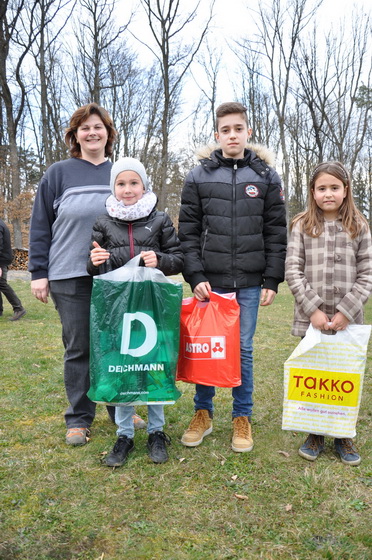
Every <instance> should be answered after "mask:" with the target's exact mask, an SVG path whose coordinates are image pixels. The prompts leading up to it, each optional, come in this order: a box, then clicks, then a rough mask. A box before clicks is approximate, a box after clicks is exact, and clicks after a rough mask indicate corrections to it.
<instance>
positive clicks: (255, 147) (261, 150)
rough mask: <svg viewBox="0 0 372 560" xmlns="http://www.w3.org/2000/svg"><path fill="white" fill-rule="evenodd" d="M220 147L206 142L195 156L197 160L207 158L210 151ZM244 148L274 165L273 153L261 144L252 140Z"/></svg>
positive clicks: (268, 163)
mask: <svg viewBox="0 0 372 560" xmlns="http://www.w3.org/2000/svg"><path fill="white" fill-rule="evenodd" d="M218 149H220V145H219V144H217V143H213V144H207V145H206V146H202V147H200V148H198V149H197V150H196V151H195V156H196V158H197V159H198V160H202V159H206V158H209V157H210V155H211V153H212V152H214V150H218ZM246 149H248V150H251V151H252V152H254V153H255V154H256V155H257V156H258V157H259V158H260V159H262V160H263V161H264V162H265V163H267V165H270V166H271V167H274V165H275V153H274V152H272V151H271V150H269V148H267V147H266V146H264V145H263V144H255V143H253V142H249V143H248V144H247V145H246Z"/></svg>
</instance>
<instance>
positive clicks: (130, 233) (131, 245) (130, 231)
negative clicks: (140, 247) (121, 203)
mask: <svg viewBox="0 0 372 560" xmlns="http://www.w3.org/2000/svg"><path fill="white" fill-rule="evenodd" d="M128 237H129V256H130V258H131V259H133V257H134V256H135V255H134V239H133V225H132V224H131V223H130V222H129V224H128Z"/></svg>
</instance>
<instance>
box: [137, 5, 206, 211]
mask: <svg viewBox="0 0 372 560" xmlns="http://www.w3.org/2000/svg"><path fill="white" fill-rule="evenodd" d="M180 3H181V2H180V0H164V2H160V1H159V0H141V4H142V6H143V8H144V9H145V11H146V14H147V18H148V23H149V26H150V30H151V34H152V36H153V39H154V41H155V46H154V47H152V46H151V45H150V44H147V43H145V42H144V41H142V40H141V39H140V38H139V37H136V38H137V40H139V41H140V42H141V43H142V44H145V45H146V46H147V47H148V48H149V49H150V51H151V52H152V53H153V55H154V56H155V58H156V60H157V62H158V64H159V68H160V72H161V77H162V85H163V110H162V120H161V176H160V180H159V185H158V189H159V207H160V208H161V209H163V208H164V207H165V204H166V198H167V190H168V184H167V175H168V171H169V170H168V163H169V137H170V133H171V129H172V126H173V125H174V119H175V116H176V114H177V111H178V110H179V100H180V96H181V86H182V83H183V81H184V78H185V76H186V74H187V72H188V71H189V69H190V66H191V64H192V62H193V61H194V59H195V56H196V54H197V52H198V51H199V49H200V47H201V45H202V43H203V40H204V37H205V36H206V33H207V31H208V26H209V23H210V21H211V18H212V12H213V6H214V0H212V2H211V5H210V16H209V17H208V19H207V22H206V23H205V24H204V26H203V27H202V28H201V30H200V33H199V37H198V39H197V40H196V41H195V42H189V43H188V44H186V43H185V42H184V41H182V39H181V38H182V36H183V37H184V36H185V35H184V34H185V29H186V28H189V27H190V24H192V22H193V21H194V20H195V18H196V16H197V12H198V7H199V5H200V0H199V2H197V4H196V6H195V8H194V9H193V10H192V11H191V12H189V13H188V14H186V15H184V16H182V15H181V9H180ZM182 34H183V35H182Z"/></svg>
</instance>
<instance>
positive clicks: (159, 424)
mask: <svg viewBox="0 0 372 560" xmlns="http://www.w3.org/2000/svg"><path fill="white" fill-rule="evenodd" d="M134 413H135V408H134V406H130V405H127V406H117V407H116V408H115V422H116V424H117V425H118V429H117V432H116V433H117V435H118V436H127V437H129V438H131V439H133V437H134V424H133V418H132V416H133V414H134ZM147 414H148V419H147V433H148V434H151V433H152V432H157V431H160V432H162V431H163V427H164V423H165V421H164V406H163V405H162V404H149V405H148V406H147Z"/></svg>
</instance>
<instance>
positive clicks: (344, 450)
mask: <svg viewBox="0 0 372 560" xmlns="http://www.w3.org/2000/svg"><path fill="white" fill-rule="evenodd" d="M286 280H287V282H288V286H289V288H290V290H291V292H292V294H293V295H294V297H295V312H294V321H293V327H292V334H294V335H295V336H301V337H303V336H305V333H306V330H307V328H308V326H309V324H310V323H311V324H312V325H313V327H314V328H316V329H319V330H323V331H328V330H333V331H338V330H344V329H346V327H347V326H348V325H349V324H350V323H356V324H362V323H363V304H364V303H365V302H366V301H367V299H368V297H369V295H370V293H371V291H372V244H371V232H370V229H369V226H368V223H367V220H366V219H365V217H364V216H363V215H362V214H361V213H360V212H359V210H358V209H357V208H356V206H355V203H354V200H353V196H352V191H351V181H350V176H349V173H348V172H347V170H346V169H345V167H344V166H343V165H342V164H341V163H339V162H337V161H334V162H332V161H331V162H325V163H321V164H319V165H318V166H317V167H316V168H315V170H314V172H313V175H312V177H311V180H310V188H309V201H308V209H307V210H306V211H305V212H302V213H301V214H299V215H297V216H296V217H295V218H294V219H293V222H292V224H291V238H290V242H289V245H288V252H287V258H286ZM323 449H324V436H322V435H315V434H309V436H308V438H307V439H306V441H305V443H304V444H303V445H302V446H301V448H300V449H299V454H300V455H301V456H302V457H304V458H305V459H307V460H309V461H315V459H316V458H317V457H318V455H319V453H320V452H321V451H323ZM335 449H336V452H337V453H338V454H339V455H340V457H341V461H342V462H343V463H345V464H348V465H359V463H360V461H361V459H360V456H359V454H358V452H357V450H356V448H355V446H354V444H353V441H352V440H351V439H348V438H344V439H335Z"/></svg>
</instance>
